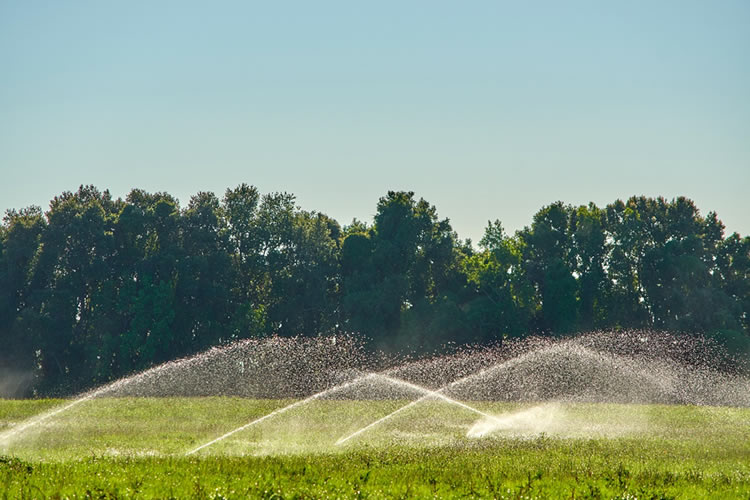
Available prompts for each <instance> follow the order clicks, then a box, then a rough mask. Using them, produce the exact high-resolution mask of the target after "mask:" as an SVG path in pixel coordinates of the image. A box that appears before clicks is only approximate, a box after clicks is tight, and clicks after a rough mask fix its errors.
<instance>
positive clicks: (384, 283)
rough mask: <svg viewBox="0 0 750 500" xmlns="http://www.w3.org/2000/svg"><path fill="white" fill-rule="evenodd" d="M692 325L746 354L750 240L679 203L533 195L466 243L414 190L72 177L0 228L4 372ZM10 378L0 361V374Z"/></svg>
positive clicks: (91, 369)
mask: <svg viewBox="0 0 750 500" xmlns="http://www.w3.org/2000/svg"><path fill="white" fill-rule="evenodd" d="M617 328H623V329H630V328H654V329H660V330H668V331H675V332H681V333H683V334H685V335H689V334H690V333H692V332H700V333H702V334H704V335H711V336H714V337H715V338H717V339H719V340H721V341H722V342H724V343H725V344H726V345H727V346H729V348H730V349H734V350H735V351H739V352H743V353H747V350H748V346H750V237H747V236H746V237H741V236H740V235H739V234H737V233H734V234H731V235H729V236H725V235H724V226H723V224H722V223H721V221H720V220H719V219H718V217H717V215H716V214H715V213H713V212H709V213H708V214H707V215H706V216H702V215H701V214H700V212H699V210H698V208H697V207H696V206H695V204H694V203H693V202H692V201H691V200H689V199H687V198H684V197H680V198H675V199H673V200H671V201H670V200H666V199H664V198H648V197H643V196H641V197H632V198H630V199H628V200H627V201H621V200H617V201H615V202H613V203H611V204H609V205H607V206H606V207H602V208H600V207H597V206H596V205H595V204H593V203H589V204H588V205H583V206H571V205H566V204H564V203H562V202H556V203H552V204H550V205H548V206H545V207H543V208H541V210H539V211H538V212H537V213H536V214H535V215H534V217H533V220H532V221H531V224H530V225H529V226H527V227H525V228H524V229H522V230H520V231H517V232H516V233H515V234H513V235H509V234H507V233H506V232H505V231H504V229H503V227H502V225H501V223H500V221H494V222H490V223H488V225H487V228H486V230H485V234H484V237H483V238H482V239H481V240H480V241H479V245H478V247H475V246H474V245H473V244H472V243H471V241H469V240H464V241H462V240H460V239H459V238H458V236H457V234H456V232H455V231H454V230H453V228H452V227H451V225H450V222H449V221H448V219H441V218H440V217H438V213H437V210H436V208H435V207H434V206H433V205H431V204H430V203H428V202H427V201H425V200H424V199H416V198H415V195H414V193H412V192H404V191H398V192H396V191H391V192H388V193H387V194H386V195H385V196H383V197H382V198H380V200H378V203H377V211H376V215H375V217H374V220H373V221H372V222H362V221H358V220H356V219H355V220H353V221H352V222H351V224H349V225H345V226H343V227H342V226H341V225H340V224H339V223H338V222H337V221H335V220H333V219H332V218H330V217H328V216H326V215H325V214H322V213H319V212H315V211H306V210H302V209H301V208H300V207H298V206H296V204H295V198H294V196H293V195H290V194H287V193H271V194H264V195H261V193H259V192H258V190H257V189H256V188H255V187H253V186H249V185H247V184H241V185H239V186H237V187H236V188H233V189H227V190H226V192H225V193H224V196H223V197H222V198H221V199H219V198H218V197H217V196H216V195H215V194H213V193H210V192H200V193H198V194H196V195H195V196H193V197H191V199H190V200H189V202H188V203H187V206H186V207H184V208H182V207H180V204H179V202H178V200H177V199H176V198H174V197H173V196H171V195H169V194H168V193H148V192H145V191H143V190H140V189H134V190H132V191H131V192H130V193H129V194H128V195H127V197H126V198H125V199H120V198H117V199H115V198H113V197H112V196H111V194H110V193H109V192H108V191H103V192H102V191H100V190H98V189H97V188H95V187H94V186H81V187H80V188H79V189H78V191H77V192H64V193H62V194H61V195H60V196H57V197H55V198H54V199H53V200H52V201H51V202H50V206H49V209H48V210H47V211H46V212H42V210H41V208H39V207H29V208H25V209H21V210H9V211H7V213H6V215H5V217H4V219H3V223H2V226H0V345H2V349H0V367H3V369H4V370H5V373H6V374H7V373H12V372H18V373H27V374H33V378H27V379H26V380H27V381H28V382H29V383H27V384H20V385H19V387H17V388H16V389H15V395H22V394H23V395H28V394H32V393H33V394H38V395H45V394H71V393H75V392H78V391H80V390H83V389H86V388H89V387H92V386H96V385H99V384H102V383H105V382H107V381H111V380H114V379H117V378H119V377H121V376H123V375H126V374H129V373H133V372H134V371H138V370H142V369H145V368H148V367H151V366H154V365H156V364H159V363H161V362H164V361H168V360H171V359H174V358H178V357H182V356H188V355H190V354H193V353H196V352H199V351H202V350H205V349H207V348H209V347H211V346H215V345H220V344H225V343H229V342H232V341H235V340H238V339H243V338H249V337H260V336H268V335H280V336H295V335H301V336H318V335H326V334H338V333H356V334H359V335H362V336H364V337H366V338H367V339H369V342H370V344H371V345H372V346H375V347H378V348H385V349H403V348H410V349H427V350H430V349H436V348H439V347H440V346H444V345H446V344H448V343H459V344H463V343H474V342H499V341H502V339H504V338H508V337H523V336H526V335H530V334H535V335H555V336H560V335H567V334H571V333H574V332H582V331H590V330H595V329H617ZM0 376H2V373H0Z"/></svg>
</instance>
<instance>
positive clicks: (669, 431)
mask: <svg viewBox="0 0 750 500" xmlns="http://www.w3.org/2000/svg"><path fill="white" fill-rule="evenodd" d="M295 403H300V402H299V401H294V400H289V399H286V400H273V399H250V398H240V397H182V398H178V397H162V398H146V397H104V398H94V399H91V400H87V401H82V402H80V404H77V405H75V406H71V407H69V408H67V409H65V410H63V411H60V412H58V413H54V414H53V413H49V412H50V410H52V411H55V410H57V409H61V408H64V407H65V405H66V404H69V402H68V401H63V400H18V401H16V400H7V401H0V439H2V440H0V454H2V456H0V491H1V492H2V498H48V497H52V498H143V497H145V498H150V497H158V498H186V497H187V498H247V497H261V498H321V497H331V498H340V497H355V498H356V497H361V498H394V497H441V498H443V497H467V496H468V497H490V498H491V497H495V498H746V499H747V498H750V409H749V408H733V407H719V406H690V405H639V404H610V403H608V404H604V403H553V402H545V403H538V404H537V403H532V402H527V403H497V402H490V401H474V402H465V406H462V405H463V404H464V403H455V404H453V403H451V402H448V401H442V400H439V399H432V400H425V401H421V402H420V403H419V404H410V401H409V400H394V399H388V400H377V399H373V400H350V399H348V400H338V399H321V400H313V401H309V402H304V403H303V404H297V405H296V406H291V407H290V406H289V405H294V404H295ZM284 408H289V409H288V410H283V409H284ZM279 410H283V411H279ZM274 412H275V413H274ZM40 415H46V417H45V418H43V419H39V420H37V421H34V420H29V419H30V418H32V417H35V416H40ZM389 415H390V416H389ZM264 417H266V418H264ZM14 429H15V430H16V431H18V432H16V433H15V434H13V430H14ZM232 431H235V432H232ZM3 436H4V437H3ZM222 436H224V437H223V438H222Z"/></svg>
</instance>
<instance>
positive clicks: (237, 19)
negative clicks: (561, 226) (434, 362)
mask: <svg viewBox="0 0 750 500" xmlns="http://www.w3.org/2000/svg"><path fill="white" fill-rule="evenodd" d="M748 22H750V5H749V4H748V3H747V2H741V1H736V2H734V1H724V2H720V3H705V2H677V1H665V2H659V3H658V4H656V5H654V4H651V3H649V2H637V3H631V4H627V5H625V4H622V5H604V4H601V3H596V2H580V1H577V2H573V3H568V4H566V5H564V6H562V5H560V4H559V3H554V2H545V3H543V4H541V5H540V4H537V5H535V6H530V5H511V4H499V3H496V2H474V3H472V4H471V5H467V4H456V3H449V2H416V3H409V4H403V3H400V2H399V3H397V2H390V1H386V2H378V3H377V4H372V5H368V6H363V5H361V4H356V5H355V4H350V3H347V2H323V3H321V2H315V3H310V2H297V3H293V4H289V3H284V4H275V3H270V4H266V3H254V4H250V3H244V2H221V3H216V2H214V3H211V4H210V5H209V4H206V3H202V4H199V3H197V2H160V3H158V4H152V3H147V2H137V3H132V2H130V3H128V4H127V6H126V4H120V5H116V4H110V3H106V4H103V3H98V2H83V1H75V2H66V3H36V2H35V3H28V2H4V3H2V5H0V64H1V65H2V68H3V78H2V81H0V116H2V119H0V175H1V177H2V179H3V180H2V182H0V210H2V211H5V209H8V208H20V207H24V206H27V205H30V204H36V205H40V206H42V207H43V208H44V209H46V207H47V204H48V202H49V200H50V199H51V198H52V197H53V196H55V195H58V194H59V193H60V192H61V191H63V190H75V189H76V188H77V187H78V185H79V184H89V183H91V184H96V185H98V186H99V187H101V188H102V189H104V188H109V189H111V191H112V193H113V195H114V196H125V195H126V194H127V193H128V192H129V191H130V189H131V188H133V187H139V188H143V189H146V190H150V191H168V192H170V193H171V194H173V195H175V196H176V197H178V198H179V199H180V200H181V201H182V203H183V205H185V204H187V201H188V199H189V197H190V196H191V195H193V194H195V193H196V192H197V191H199V190H212V191H215V192H216V193H217V194H219V195H221V194H222V193H223V191H224V190H225V189H226V188H227V187H230V186H236V185H237V184H239V183H241V182H248V183H250V184H253V185H256V186H258V188H259V189H260V190H261V191H262V192H270V191H277V190H278V191H288V192H291V193H294V194H295V195H297V201H298V203H299V204H300V205H301V206H302V207H303V208H305V209H308V210H319V211H322V212H325V213H327V214H328V215H330V216H331V217H333V218H335V219H337V220H338V221H339V222H341V223H342V224H346V223H348V222H349V221H351V219H352V217H357V218H360V219H363V220H368V221H369V220H371V218H372V216H373V215H374V212H375V204H376V201H377V200H378V198H379V197H380V196H383V195H384V194H385V193H386V192H387V190H389V189H406V190H414V191H415V192H416V193H417V195H418V196H422V197H424V198H426V199H427V200H428V201H429V202H430V203H432V204H434V205H435V206H437V207H438V208H439V210H440V216H441V217H448V218H450V219H451V221H452V225H453V227H454V228H455V229H456V230H457V231H458V233H459V235H460V236H461V237H471V238H472V239H473V240H474V241H477V240H478V239H479V238H480V237H481V235H482V232H483V230H484V227H485V225H486V221H487V220H488V219H493V220H494V219H496V218H499V219H500V220H501V221H502V222H503V224H504V226H505V227H506V229H508V230H509V231H511V232H512V231H514V230H516V229H519V228H521V227H522V226H524V225H526V224H528V223H529V221H530V220H531V217H532V215H533V214H534V213H535V212H536V211H537V210H538V209H539V207H541V206H543V205H546V204H549V203H551V202H553V201H555V200H558V199H559V200H563V201H565V202H566V203H571V204H574V205H575V204H582V203H587V202H589V201H594V202H596V203H597V204H599V205H605V204H606V203H609V202H611V201H612V200H614V199H616V198H627V197H628V196H630V195H633V194H644V195H647V196H657V195H662V196H665V197H667V198H671V197H673V196H677V195H685V196H688V197H690V198H691V199H693V200H694V201H695V202H696V204H697V205H698V206H699V207H701V209H702V210H704V211H706V212H707V211H709V210H714V211H716V212H718V214H719V217H720V218H721V219H722V221H723V222H724V223H725V224H726V225H727V230H728V232H732V231H737V232H739V233H741V234H748V233H750V219H748V217H747V215H746V214H747V213H750V201H748V198H747V196H746V192H747V189H748V187H750V142H748V141H747V137H749V136H750V100H749V99H747V89H748V88H750V63H748V59H747V57H746V51H747V47H748V46H750V31H748V30H747V28H746V27H747V25H748Z"/></svg>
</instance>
